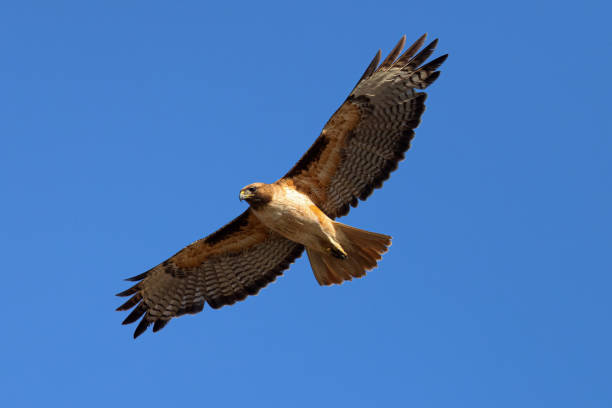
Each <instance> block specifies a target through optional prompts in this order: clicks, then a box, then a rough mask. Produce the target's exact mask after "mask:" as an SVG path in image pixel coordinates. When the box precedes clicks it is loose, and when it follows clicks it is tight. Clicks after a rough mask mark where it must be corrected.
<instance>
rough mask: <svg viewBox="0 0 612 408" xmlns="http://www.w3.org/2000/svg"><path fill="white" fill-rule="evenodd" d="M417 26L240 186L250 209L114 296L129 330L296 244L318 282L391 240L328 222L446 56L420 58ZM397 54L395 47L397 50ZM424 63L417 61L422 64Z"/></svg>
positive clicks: (268, 265) (241, 286) (398, 144)
mask: <svg viewBox="0 0 612 408" xmlns="http://www.w3.org/2000/svg"><path fill="white" fill-rule="evenodd" d="M425 38H426V35H423V36H422V37H421V38H419V39H418V40H417V41H416V42H415V43H414V44H413V45H411V46H410V47H409V48H408V49H407V50H406V51H405V52H404V53H403V54H401V52H402V49H403V48H404V44H405V41H406V37H405V36H403V37H402V39H401V40H400V41H399V43H398V44H397V45H396V46H395V48H393V50H392V51H391V53H390V54H389V55H388V56H387V58H385V60H384V61H383V62H382V63H380V57H381V52H380V50H379V51H378V53H377V54H376V56H375V57H374V59H373V60H372V62H371V63H370V65H368V67H367V69H366V70H365V72H364V74H363V76H362V77H361V78H360V79H359V81H358V82H357V85H356V86H355V88H354V89H353V90H352V92H351V93H350V95H349V96H348V98H347V99H346V100H345V102H344V103H343V104H342V105H341V106H340V108H339V109H338V110H337V111H336V112H335V113H334V114H333V116H332V117H331V118H330V119H329V121H328V122H327V124H326V125H325V127H324V128H323V130H322V132H321V134H320V135H319V137H318V138H317V139H316V141H315V142H314V144H313V145H312V146H311V147H310V149H308V151H307V152H306V153H305V154H304V156H303V157H302V158H301V159H300V160H299V161H298V162H297V163H296V165H295V166H294V167H293V168H292V169H291V170H289V172H288V173H287V174H285V175H284V176H283V177H282V178H281V179H280V180H278V181H276V182H274V183H271V184H264V183H254V184H250V185H248V186H246V187H244V188H243V189H242V190H240V200H244V201H246V202H247V203H248V204H249V208H248V209H247V210H246V211H245V212H243V213H242V214H241V215H240V216H238V217H237V218H236V219H234V220H233V221H232V222H230V223H229V224H227V225H225V226H224V227H222V228H221V229H219V230H218V231H216V232H214V233H213V234H211V235H209V236H207V237H206V238H203V239H200V240H198V241H196V242H194V243H192V244H191V245H189V246H187V247H185V248H184V249H182V250H181V251H179V252H178V253H176V254H175V255H174V256H172V257H171V258H169V259H167V260H166V261H164V262H162V263H161V264H159V265H157V266H156V267H154V268H152V269H150V270H149V271H147V272H145V273H142V274H140V275H137V276H134V277H132V278H128V279H127V280H128V281H135V282H137V283H136V284H135V285H134V286H132V287H131V288H129V289H127V290H125V291H123V292H121V293H119V294H118V295H117V296H131V297H130V299H129V300H128V301H127V302H125V303H124V304H123V305H121V306H119V308H118V309H117V310H129V309H131V308H134V310H132V312H131V313H130V314H129V315H128V316H127V318H126V319H125V320H124V321H123V324H129V323H133V322H135V321H137V320H138V319H141V320H140V322H139V324H138V325H137V327H136V330H135V332H134V338H136V337H138V336H139V335H140V334H142V333H143V332H144V331H145V330H146V329H147V327H149V326H150V325H153V332H157V331H158V330H160V329H162V328H163V327H164V326H165V325H166V324H167V323H168V322H169V321H170V320H171V319H172V318H173V317H178V316H181V315H183V314H186V313H191V314H195V313H198V312H200V311H201V310H202V309H203V308H204V304H205V303H208V305H209V306H210V307H212V308H213V309H217V308H220V307H221V306H224V305H231V304H233V303H235V302H236V301H239V300H243V299H244V298H246V297H247V296H248V295H255V294H256V293H257V292H259V290H260V289H261V288H263V287H264V286H266V285H267V284H268V283H270V282H272V281H274V280H275V279H276V277H277V276H279V275H281V274H282V273H283V271H284V270H285V269H287V268H288V267H289V265H290V264H291V263H293V262H294V261H295V260H296V258H298V257H299V256H300V255H301V254H302V252H303V251H304V249H305V250H306V253H307V254H308V259H309V260H310V265H311V267H312V271H313V272H314V275H315V278H316V280H317V282H318V283H319V284H320V285H331V284H339V283H342V282H343V281H346V280H351V279H352V278H360V277H362V276H364V275H365V273H366V272H367V271H368V270H371V269H373V268H374V267H376V265H377V262H378V261H379V260H380V259H381V256H382V254H383V253H384V252H386V251H387V249H388V247H389V245H390V244H391V237H390V236H388V235H383V234H378V233H374V232H368V231H364V230H361V229H357V228H354V227H350V226H348V225H345V224H341V223H339V222H336V221H334V220H335V219H336V218H338V217H341V216H343V215H346V214H347V213H348V212H349V209H350V207H356V206H357V203H358V202H359V200H365V199H366V198H367V197H368V196H369V195H370V194H371V193H372V190H374V189H375V188H379V187H381V186H382V184H383V182H384V181H385V180H386V179H388V178H389V175H390V173H391V172H392V171H393V170H395V169H396V168H397V165H398V162H399V161H400V160H402V159H403V158H404V153H405V152H406V151H407V150H408V148H409V147H410V141H411V140H412V138H413V136H414V129H415V128H416V127H417V126H418V125H419V122H420V118H421V115H422V113H423V111H424V110H425V99H426V97H427V94H426V93H425V92H418V91H417V90H422V89H425V88H427V87H428V86H429V85H431V84H432V83H433V82H434V81H435V80H436V79H437V78H438V76H439V75H440V71H437V69H438V68H439V67H440V65H442V63H443V62H444V61H445V59H446V57H447V55H443V56H441V57H438V58H436V59H434V60H432V61H430V62H428V63H425V61H426V60H427V59H428V58H429V57H430V55H431V54H432V53H433V51H434V49H435V47H436V44H437V40H434V41H433V42H431V43H430V44H429V45H427V46H426V47H425V48H423V49H422V50H421V51H420V52H418V53H417V51H418V50H419V49H420V48H421V47H422V46H423V44H424V43H425ZM400 54H401V55H400ZM424 63H425V64H424Z"/></svg>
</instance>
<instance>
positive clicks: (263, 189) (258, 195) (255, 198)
mask: <svg viewBox="0 0 612 408" xmlns="http://www.w3.org/2000/svg"><path fill="white" fill-rule="evenodd" d="M271 199H272V194H271V191H270V188H269V185H268V184H264V183H253V184H249V185H248V186H246V187H244V188H243V189H242V190H240V201H242V200H244V201H246V202H247V203H249V205H250V206H251V207H254V208H257V207H261V206H262V205H264V204H267V203H268V202H270V200H271Z"/></svg>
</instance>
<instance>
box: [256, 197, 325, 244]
mask: <svg viewBox="0 0 612 408" xmlns="http://www.w3.org/2000/svg"><path fill="white" fill-rule="evenodd" d="M254 214H255V215H256V216H257V218H259V220H260V221H261V222H262V223H263V224H264V225H265V226H267V227H268V228H270V229H271V230H273V231H275V232H277V233H279V234H280V235H282V236H284V237H285V238H287V239H290V240H291V241H294V242H298V243H300V244H302V245H304V246H306V247H309V248H312V249H318V250H324V249H325V248H329V238H330V237H331V238H335V230H334V226H333V222H332V220H331V219H330V218H329V217H327V216H326V215H325V213H323V212H322V211H321V210H320V209H319V208H318V207H317V206H316V205H315V204H314V203H313V202H312V201H311V200H310V198H308V197H307V196H305V195H304V194H301V193H299V192H297V191H295V190H290V189H287V190H284V192H283V194H278V195H275V197H274V199H273V200H272V201H270V202H269V203H268V204H266V205H265V206H263V207H262V208H259V209H257V210H254Z"/></svg>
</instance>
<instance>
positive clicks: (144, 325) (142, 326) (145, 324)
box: [134, 316, 151, 338]
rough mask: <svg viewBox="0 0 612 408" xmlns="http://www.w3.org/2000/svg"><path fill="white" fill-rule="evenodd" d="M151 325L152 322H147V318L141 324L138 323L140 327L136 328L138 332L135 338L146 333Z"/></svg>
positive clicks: (135, 333)
mask: <svg viewBox="0 0 612 408" xmlns="http://www.w3.org/2000/svg"><path fill="white" fill-rule="evenodd" d="M150 324H151V322H150V321H148V320H147V316H145V317H143V318H142V320H141V321H140V323H138V326H137V327H136V330H134V338H136V337H138V336H140V335H141V334H142V333H144V332H145V331H146V330H147V327H149V325H150Z"/></svg>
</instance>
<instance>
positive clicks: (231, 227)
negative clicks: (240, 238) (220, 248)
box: [204, 210, 250, 245]
mask: <svg viewBox="0 0 612 408" xmlns="http://www.w3.org/2000/svg"><path fill="white" fill-rule="evenodd" d="M249 214H250V211H249V210H246V211H245V212H243V213H242V214H240V215H239V216H238V217H237V218H235V219H234V220H233V221H232V222H230V223H229V224H226V225H225V226H223V227H221V228H219V229H218V230H217V231H216V232H213V233H212V234H210V235H209V236H208V237H206V238H205V239H204V242H206V243H207V244H209V245H215V244H217V243H219V242H221V241H223V240H224V239H226V238H228V237H229V236H231V235H232V234H234V233H236V232H238V231H240V229H241V228H242V227H246V226H247V225H248V224H249Z"/></svg>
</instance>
